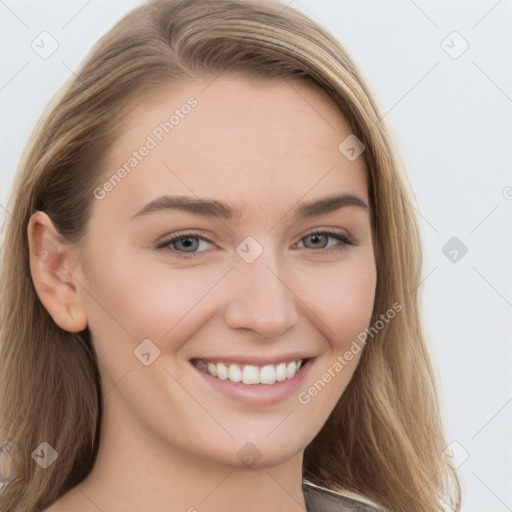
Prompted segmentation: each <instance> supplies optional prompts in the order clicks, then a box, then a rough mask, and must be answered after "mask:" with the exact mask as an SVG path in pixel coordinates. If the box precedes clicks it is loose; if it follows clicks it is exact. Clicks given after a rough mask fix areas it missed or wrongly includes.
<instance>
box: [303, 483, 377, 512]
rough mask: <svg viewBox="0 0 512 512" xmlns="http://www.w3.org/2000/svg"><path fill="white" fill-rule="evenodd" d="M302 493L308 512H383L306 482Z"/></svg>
mask: <svg viewBox="0 0 512 512" xmlns="http://www.w3.org/2000/svg"><path fill="white" fill-rule="evenodd" d="M302 491H303V493H304V500H305V502H306V512H381V511H382V509H376V508H373V507H371V506H370V505H367V504H366V503H363V502H361V501H357V500H355V499H352V498H348V497H347V496H341V495H339V494H336V493H334V492H329V491H326V490H324V489H320V488H318V487H315V486H314V485H311V484H309V482H306V481H304V482H303V483H302Z"/></svg>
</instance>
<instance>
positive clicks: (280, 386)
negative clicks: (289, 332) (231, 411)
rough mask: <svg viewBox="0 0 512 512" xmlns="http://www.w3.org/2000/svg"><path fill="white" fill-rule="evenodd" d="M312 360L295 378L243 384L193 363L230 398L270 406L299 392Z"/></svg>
mask: <svg viewBox="0 0 512 512" xmlns="http://www.w3.org/2000/svg"><path fill="white" fill-rule="evenodd" d="M312 361H313V359H308V360H307V361H306V362H305V363H303V365H302V366H301V367H300V370H299V371H298V372H297V373H296V374H295V375H294V376H293V378H291V379H287V380H284V381H282V382H276V383H275V384H242V383H241V382H231V381H230V380H220V379H218V378H217V377H212V376H211V375H210V374H209V373H205V372H203V371H202V370H200V369H199V368H197V367H196V366H194V365H193V364H192V363H191V364H192V367H193V368H194V369H195V370H196V371H197V372H198V373H199V375H201V377H202V378H203V379H204V380H205V381H206V382H207V383H208V384H210V385H211V386H212V387H213V388H214V389H216V390H218V391H220V392H221V393H222V394H224V395H226V396H228V397H229V398H231V399H233V400H236V401H237V402H241V403H243V404H245V405H252V406H254V407H269V406H271V405H275V404H277V403H279V402H282V401H283V400H286V399H287V398H289V397H290V396H292V395H294V394H297V393H298V391H299V389H300V387H301V386H302V384H303V382H304V379H305V378H306V376H307V374H308V373H309V369H310V367H311V363H312Z"/></svg>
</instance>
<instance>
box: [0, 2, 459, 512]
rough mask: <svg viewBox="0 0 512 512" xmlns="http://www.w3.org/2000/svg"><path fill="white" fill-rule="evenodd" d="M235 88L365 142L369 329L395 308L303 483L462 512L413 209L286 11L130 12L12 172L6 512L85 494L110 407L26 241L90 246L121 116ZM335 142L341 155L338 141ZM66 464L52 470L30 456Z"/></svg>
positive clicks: (87, 341)
mask: <svg viewBox="0 0 512 512" xmlns="http://www.w3.org/2000/svg"><path fill="white" fill-rule="evenodd" d="M221 73H234V74H237V75H243V76H245V77H247V78H249V79H254V80H266V79H273V78H281V79H286V80H290V81H291V80H300V81H305V82H308V83H311V84H316V86H318V87H320V88H321V89H322V90H324V91H325V92H327V94H328V95H329V96H330V97H331V98H332V99H333V101H334V102H335V103H336V104H337V105H338V106H339V108H340V109H341V111H342V112H343V114H344V115H345V117H346V118H347V120H348V122H349V123H350V126H351V128H352V132H353V133H354V134H355V135H356V136H357V137H358V138H359V139H360V140H361V141H362V142H363V144H364V145H365V147H366V149H365V152H364V158H365V161H366V164H367V168H368V183H369V185H368V187H369V190H368V192H369V197H370V202H371V210H372V229H373V236H374V244H375V256H376V262H377V289H376V298H375V305H374V311H373V317H372V325H373V324H374V323H375V322H376V321H377V320H378V319H379V315H380V314H381V313H383V312H384V311H386V310H388V309H389V307H390V305H391V304H393V303H395V302H398V303H399V304H401V305H402V310H401V311H400V314H398V315H396V316H395V318H393V320H392V321H389V322H386V324H385V325H384V327H383V328H382V329H381V330H379V332H378V333H377V334H375V335H374V336H373V337H372V338H371V339H368V342H367V346H366V347H365V350H364V351H363V353H362V356H361V359H360V362H359V365H358V367H357V369H356V372H355V373H354V375H353V378H352V380H351V381H350V383H349V385H348V387H347V389H346V390H345V392H344V394H343V396H342V398H341V399H340V400H339V402H338V404H337V405H336V407H335V409H334V411H333V413H332V414H331V416H330V417H329V419H328V421H327V422H326V424H325V425H324V426H323V428H322V429H321V431H320V432H319V433H318V435H317V436H316V438H315V439H314V440H313V441H312V443H311V444H310V445H308V447H307V448H306V451H305V456H304V463H303V472H304V477H305V478H307V480H309V481H311V482H312V483H314V484H317V485H319V486H322V487H326V488H328V489H332V490H336V491H341V492H343V491H350V492H354V493H357V494H359V495H363V496H366V497H367V498H369V499H371V500H373V501H375V502H377V503H378V504H380V505H381V506H383V507H384V508H386V509H389V510H390V511H393V512H439V511H441V510H443V504H448V505H449V506H451V507H452V510H459V508H460V493H461V490H460V483H459V480H458V477H457V474H456V472H455V470H453V469H452V468H451V467H450V466H449V465H448V464H447V463H446V462H445V461H444V460H443V458H442V451H443V449H444V447H445V445H446V442H445V439H444V434H443V430H442V424H441V419H440V413H439V404H438V399H437V390H436V383H435V378H434V374H433V370H432V367H431V362H430V355H429V350H428V347H427V345H426V343H425V337H424V333H423V327H422V321H421V308H420V291H421V287H420V282H421V270H422V253H421V244H420V235H419V230H418V225H417V219H416V216H415V212H414V208H413V206H412V205H413V203H414V202H413V194H412V192H411V190H410V187H409V185H408V181H407V178H406V177H405V175H404V174H403V171H402V170H401V166H400V165H399V163H398V161H397V157H396V156H395V155H394V152H393V149H392V144H391V143H390V136H389V135H388V134H387V132H386V129H385V126H384V125H383V123H382V122H381V116H380V114H379V111H378V109H377V107H376V104H375V102H374V100H373V99H372V97H371V95H370V93H369V89H368V87H367V85H366V84H365V83H364V81H363V79H362V78H361V75H360V73H359V72H358V70H357V69H356V67H355V66H354V64H353V62H352V61H351V59H350V57H349V56H348V55H347V53H346V51H345V49H344V48H343V47H342V45H341V44H340V43H339V42H338V41H337V39H336V38H335V37H333V36H332V35H331V34H330V33H329V32H328V31H327V30H326V29H324V28H322V27H321V26H319V25H317V24H316V23H314V22H313V21H312V20H310V19H309V18H308V17H307V16H305V15H303V14H301V13H300V12H298V11H296V10H294V9H293V8H291V7H286V6H285V5H284V4H282V3H279V2H278V1H277V0H275V1H270V0H209V1H208V2H205V1H204V0H154V1H150V2H149V3H147V4H145V5H143V6H141V7H139V8H137V9H135V10H133V11H132V12H130V13H129V14H128V15H127V16H125V17H124V18H123V19H122V20H121V21H120V22H119V23H117V24H116V25H115V26H114V28H112V29H111V30H110V31H109V32H108V33H107V34H106V35H105V36H104V37H102V38H101V39H100V41H99V42H98V43H97V44H96V45H95V47H94V48H93V49H92V50H91V53H90V54H89V55H88V57H87V58H86V60H85V62H84V63H83V64H82V66H81V67H80V69H79V70H78V71H77V72H76V76H74V77H72V79H71V80H70V81H69V83H67V84H66V85H65V87H64V88H63V90H62V91H61V92H60V93H59V94H58V95H57V96H56V97H55V98H54V100H53V101H52V103H51V104H50V105H49V106H48V108H47V109H46V111H45V113H44V114H43V116H42V118H41V119H40V121H39V123H38V125H37V127H36V129H35V130H34V133H33V135H32V137H31V139H30V141H29V144H28V147H27V150H26V152H25V153H24V158H23V159H22V162H21V163H20V167H19V169H18V171H17V174H16V177H15V182H14V185H13V189H12V194H11V196H10V198H9V204H8V207H7V210H8V212H9V215H8V216H6V227H5V233H4V236H5V240H4V243H3V247H2V269H1V270H2V273H1V289H2V290H3V293H2V301H1V309H0V314H1V316H0V322H1V324H0V411H1V412H2V416H1V425H0V435H1V437H0V444H3V445H4V446H6V447H7V448H8V449H9V450H10V451H11V452H13V453H14V456H15V461H16V465H17V469H18V478H17V479H15V480H14V481H12V482H10V483H9V484H7V485H6V486H5V487H4V488H3V489H2V491H1V492H0V510H2V511H3V512H15V511H16V512H34V511H38V510H42V509H44V508H46V507H47V506H49V504H51V503H52V502H53V501H55V500H56V499H58V498H59V497H60V496H62V495H63V494H65V493H66V492H67V491H68V490H69V489H71V488H72V487H74V486H75V485H77V484H78V483H80V481H82V480H83V479H84V478H85V477H86V476H87V474H88V473H89V471H90V470H91V469H92V466H93V464H94V460H95V456H96V453H97V450H98V444H99V424H100V420H101V412H102V402H101V394H102V393H101V388H100V380H99V374H98V367H97V361H96V356H95V352H94V349H93V347H92V344H91V338H90V333H89V330H88V329H85V330H84V331H82V332H80V333H78V334H73V333H70V332H67V331H65V330H62V329H60V328H59V327H58V326H57V325H56V324H55V323H54V322H53V320H52V318H51V317H50V315H49V314H48V312H47V311H46V310H45V308H44V307H43V305H42V304H41V302H40V300H39V299H38V297H37V294H36V291H35V289H34V286H33V283H32V279H31V274H30V267H29V246H28V240H27V233H26V227H27V224H28V221H29V218H30V216H31V214H32V213H34V212H35V211H37V210H42V211H45V212H47V213H48V215H49V216H50V217H51V219H52V220H53V222H54V225H55V226H56V228H57V229H58V231H59V233H60V234H61V236H62V237H63V239H65V240H67V241H69V242H70V243H74V242H77V241H79V240H80V239H81V237H83V236H84V233H85V229H86V226H87V220H88V216H89V214H90V209H91V206H92V203H93V194H92V191H93V189H94V187H95V184H97V183H98V182H99V179H100V171H101V168H102V163H103V158H104V156H105V152H106V150H107V149H108V147H109V146H110V145H111V144H112V143H113V141H115V139H116V134H118V133H119V129H120V128H122V125H123V122H122V115H123V112H124V109H125V108H126V107H127V106H129V105H130V104H132V105H133V104H134V101H136V100H137V99H140V98H145V97H147V96H148V94H149V92H150V91H152V90H156V89H157V88H161V87H163V86H165V85H169V84H171V85H172V84H174V83H177V82H179V81H181V82H184V81H187V80H191V79H196V78H198V77H202V78H209V79H212V80H213V79H214V78H215V77H216V76H218V75H219V74H221ZM340 142H341V141H340ZM43 441H46V442H48V443H49V444H50V445H51V446H52V447H53V448H54V449H55V450H56V451H57V452H58V454H59V456H58V459H57V461H56V462H55V463H54V464H52V465H51V466H50V467H49V468H47V469H43V468H41V467H39V465H38V464H36V463H35V462H34V460H32V457H31V454H32V452H33V451H34V450H35V449H36V447H38V446H39V445H40V443H41V442H43Z"/></svg>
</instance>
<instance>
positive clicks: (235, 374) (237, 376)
mask: <svg viewBox="0 0 512 512" xmlns="http://www.w3.org/2000/svg"><path fill="white" fill-rule="evenodd" d="M228 378H229V380H230V381H231V382H240V381H241V380H242V370H241V369H240V366H238V365H237V364H230V365H229V373H228Z"/></svg>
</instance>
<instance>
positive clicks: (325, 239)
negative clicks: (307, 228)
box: [299, 229, 356, 252]
mask: <svg viewBox="0 0 512 512" xmlns="http://www.w3.org/2000/svg"><path fill="white" fill-rule="evenodd" d="M329 239H333V240H337V241H338V243H336V244H334V246H331V247H328V245H329ZM302 241H309V242H308V243H309V246H306V249H313V250H315V251H322V252H330V251H333V250H339V249H342V248H343V247H344V246H345V245H356V243H355V240H353V239H352V238H350V237H349V236H347V235H346V234H345V233H340V232H338V231H334V230H329V229H326V230H322V231H313V232H312V233H309V234H307V235H306V236H304V237H302V238H301V240H300V242H302ZM300 242H299V243H300ZM305 245H306V244H305Z"/></svg>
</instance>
